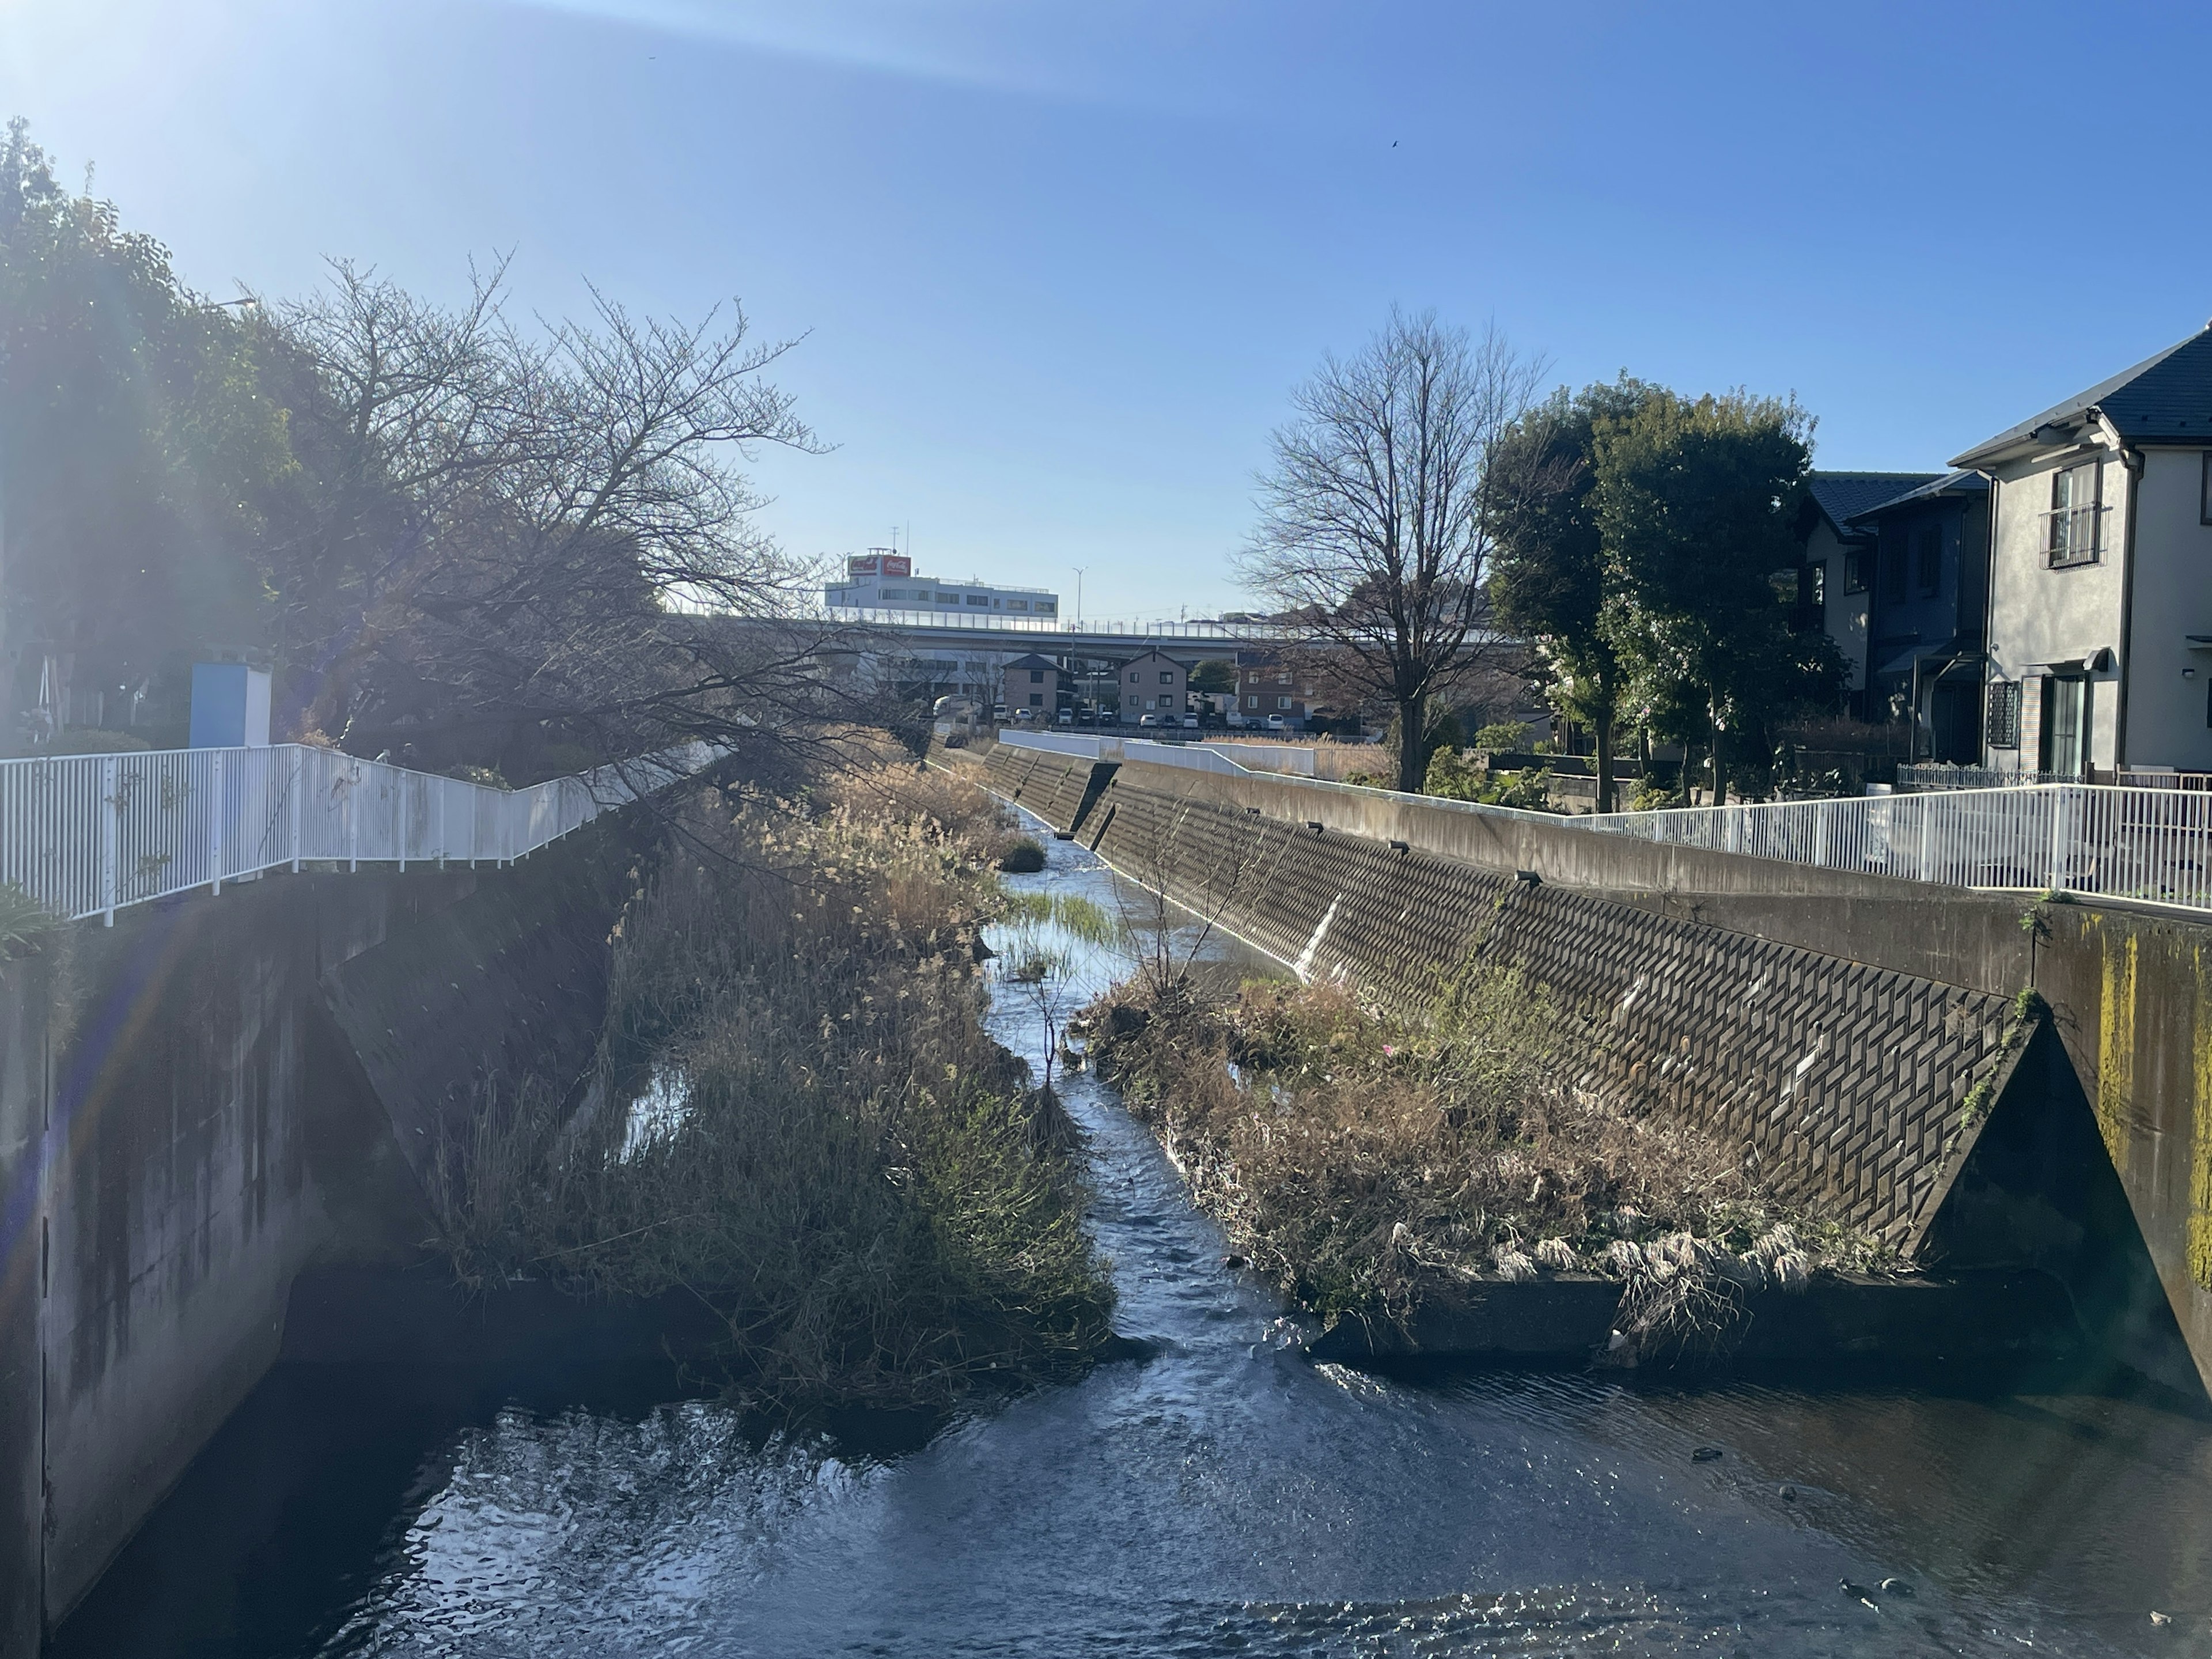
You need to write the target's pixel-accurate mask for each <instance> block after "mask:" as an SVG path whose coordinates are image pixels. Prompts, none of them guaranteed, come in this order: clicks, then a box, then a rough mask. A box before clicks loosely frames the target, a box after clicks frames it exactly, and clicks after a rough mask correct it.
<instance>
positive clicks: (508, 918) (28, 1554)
mask: <svg viewBox="0 0 2212 1659" xmlns="http://www.w3.org/2000/svg"><path fill="white" fill-rule="evenodd" d="M619 834H620V831H619V830H618V829H617V828H616V827H615V826H614V824H613V823H602V824H600V825H595V826H593V827H592V828H591V829H587V830H586V831H582V832H580V833H579V834H578V835H576V836H571V837H569V838H568V839H567V840H564V841H563V842H560V843H558V844H556V846H555V847H553V848H548V849H546V850H545V851H544V852H541V853H540V854H538V855H537V856H536V857H534V858H532V859H531V860H527V861H526V862H525V863H523V864H521V865H520V866H514V867H513V868H509V869H503V870H492V869H484V870H482V871H474V872H471V871H464V870H458V869H457V870H453V871H450V872H440V871H437V870H435V869H424V870H421V871H410V872H407V873H405V874H404V875H403V874H398V873H396V872H382V873H372V872H361V873H358V874H325V875H318V874H313V873H310V874H303V875H296V876H295V875H284V876H277V877H272V878H267V879H264V880H262V881H258V882H250V883H244V884H239V885H236V886H234V887H230V888H227V889H226V890H224V891H223V892H222V894H221V895H220V896H205V895H201V896H191V897H188V898H184V899H180V900H176V901H173V902H164V903H161V904H155V905H146V906H141V907H137V908H134V909H131V910H128V911H125V912H124V913H122V914H121V915H118V918H117V922H116V926H115V927H113V928H112V929H107V928H101V927H98V926H96V925H88V926H80V927H74V928H71V929H69V930H66V931H65V933H64V935H63V936H62V937H61V938H60V939H58V941H57V942H55V943H53V944H52V945H49V946H48V948H46V950H45V951H41V952H40V954H38V955H36V956H33V957H26V958H24V959H21V960H19V961H15V962H12V963H0V1180H4V1188H0V1190H4V1192H5V1194H6V1200H5V1201H6V1209H5V1212H4V1218H0V1225H4V1230H5V1234H4V1239H0V1265H3V1266H4V1274H0V1503H4V1505H5V1510H6V1515H5V1520H4V1522H0V1525H4V1527H5V1542H4V1544H0V1550H4V1552H5V1554H4V1558H0V1650H4V1651H6V1652H9V1653H15V1652H24V1653H27V1652H32V1651H35V1650H36V1645H37V1643H38V1640H39V1635H38V1632H39V1631H40V1627H41V1626H42V1625H45V1626H50V1625H51V1624H52V1622H53V1621H55V1620H58V1619H59V1618H60V1617H61V1616H62V1615H63V1614H64V1613H65V1612H66V1611H67V1610H68V1609H69V1608H70V1607H71V1606H72V1605H73V1604H74V1603H75V1602H76V1601H77V1600H78V1599H79V1598H80V1597H81V1596H82V1595H83V1593H84V1591H85V1590H86V1589H88V1588H89V1586H90V1585H91V1584H92V1583H93V1582H94V1579H96V1578H97V1577H99V1575H100V1572H101V1571H102V1570H103V1569H104V1567H105V1566H106V1564H107V1562H108V1561H109V1560H111V1559H112V1557H113V1555H114V1553H115V1552H116V1551H117V1550H118V1549H119V1548H120V1547H121V1546H122V1544H123V1543H124V1542H125V1540H127V1539H128V1538H129V1536H130V1535H131V1533H132V1532H133V1531H134V1530H135V1529H136V1528H137V1526H138V1524H139V1522H141V1521H142V1520H143V1518H144V1517H145V1516H146V1515H147V1514H148V1512H149V1510H151V1509H152V1508H153V1506H154V1505H155V1503H157V1502H158V1501H159V1500H160V1498H161V1496H162V1495H163V1494H164V1493H165V1492H167V1489H168V1488H169V1486H171V1485H172V1484H173V1482H174V1481H175V1480H176V1479H177V1478H178V1477H179V1474H181V1473H182V1472H183V1470H184V1468H185V1465H186V1464H187V1463H188V1462H190V1461H191V1458H192V1456H193V1455H195V1454H196V1453H197V1451H198V1449H200V1447H201V1446H203V1445H204V1443H206V1442H207V1440H208V1438H209V1437H210V1436H211V1435H212V1434H213V1432H214V1431H215V1430H216V1427H217V1426H218V1425H220V1424H221V1423H222V1420H223V1419H224V1418H226V1417H227V1416H228V1414H229V1413H230V1412H231V1411H232V1410H233V1409H234V1407H236V1406H237V1405H238V1403H239V1402H240V1401H241V1400H242V1399H243V1398H244V1397H245V1395H246V1393H247V1392H248V1391H249V1390H250V1389H252V1387H253V1386H254V1384H255V1383H257V1382H258V1381H259V1379H260V1378H261V1377H262V1376H263V1375H264V1373H265V1372H266V1371H267V1370H268V1369H269V1368H270V1365H271V1364H274V1363H275V1362H276V1359H277V1358H278V1357H279V1355H280V1353H281V1352H282V1351H283V1346H284V1342H285V1334H286V1324H287V1307H288V1302H289V1297H290V1295H291V1292H292V1290H293V1286H294V1284H295V1280H296V1279H299V1278H300V1276H301V1273H303V1271H304V1270H307V1269H308V1268H310V1267H316V1268H323V1267H343V1266H344V1265H345V1264H355V1265H356V1267H359V1266H361V1265H363V1264H374V1265H376V1266H377V1267H386V1268H388V1267H397V1266H398V1265H401V1264H403V1263H404V1262H406V1261H409V1260H410V1259H411V1258H413V1257H415V1256H416V1255H419V1253H420V1250H421V1243H422V1240H423V1239H424V1238H425V1237H427V1236H428V1231H429V1228H428V1220H427V1211H426V1208H425V1201H424V1189H423V1186H422V1182H423V1178H424V1176H425V1175H426V1173H427V1172H428V1168H429V1164H430V1161H431V1159H432V1158H433V1157H434V1155H435V1146H436V1145H437V1141H438V1138H439V1136H440V1134H441V1132H442V1131H443V1130H445V1129H446V1128H447V1127H455V1126H458V1125H459V1123H460V1122H461V1121H463V1120H464V1119H465V1115H466V1113H467V1112H468V1111H469V1110H471V1109H472V1107H473V1106H474V1104H475V1103H476V1102H477V1099H478V1098H479V1097H480V1091H481V1090H482V1089H483V1088H485V1087H487V1086H496V1085H499V1084H501V1083H502V1082H506V1081H508V1080H511V1079H513V1077H514V1076H515V1075H516V1074H517V1073H519V1072H520V1070H522V1069H523V1068H525V1067H526V1066H534V1067H537V1068H539V1069H542V1070H544V1071H545V1072H548V1073H559V1072H560V1071H562V1069H564V1068H574V1067H578V1066H581V1064H582V1063H583V1060H584V1059H585V1057H586V1054H587V1053H588V1050H589V1048H590V1045H591V1043H592V1040H593V1038H594V1036H595V1035H596V1032H597V1030H598V1026H599V1018H600V1013H601V1010H602V1007H603V1005H604V1000H605V978H606V961H607V947H606V939H607V934H608V930H609V927H610V926H611V921H612V917H613V915H614V908H613V907H614V904H615V902H616V898H617V888H616V886H615V884H614V882H613V880H612V879H611V878H612V877H615V876H618V875H619V873H620V872H621V871H623V869H625V868H626V867H627V862H628V860H627V858H626V857H624V856H621V855H620V843H619V841H618V839H617V837H618V836H619Z"/></svg>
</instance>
